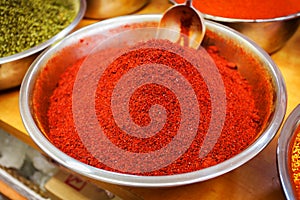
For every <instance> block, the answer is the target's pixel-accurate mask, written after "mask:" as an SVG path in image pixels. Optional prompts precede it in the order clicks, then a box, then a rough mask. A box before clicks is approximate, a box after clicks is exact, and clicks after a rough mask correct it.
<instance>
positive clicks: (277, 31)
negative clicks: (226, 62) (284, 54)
mask: <svg viewBox="0 0 300 200" xmlns="http://www.w3.org/2000/svg"><path fill="white" fill-rule="evenodd" d="M204 18H206V19H209V20H213V21H216V22H219V23H222V24H224V25H226V26H229V27H231V28H233V29H235V30H237V31H239V32H240V33H242V34H244V35H246V36H248V37H249V38H250V39H252V40H253V41H254V42H256V43H257V44H258V45H259V46H260V47H262V48H263V49H264V50H266V51H267V52H268V53H270V54H271V53H274V52H276V51H277V50H279V49H281V48H282V47H283V46H284V45H285V43H286V42H287V41H288V40H289V39H290V38H291V37H292V36H293V34H294V33H295V32H296V30H297V28H298V27H299V24H300V13H297V14H293V15H289V16H286V17H279V18H274V19H258V20H247V19H230V18H223V17H215V16H211V15H207V14H204Z"/></svg>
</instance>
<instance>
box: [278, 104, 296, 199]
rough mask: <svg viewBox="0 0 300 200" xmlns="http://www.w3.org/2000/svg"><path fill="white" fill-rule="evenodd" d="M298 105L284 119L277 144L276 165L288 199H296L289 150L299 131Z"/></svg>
mask: <svg viewBox="0 0 300 200" xmlns="http://www.w3.org/2000/svg"><path fill="white" fill-rule="evenodd" d="M299 125H300V105H298V106H297V107H296V108H295V109H294V110H293V111H292V112H291V114H290V115H289V116H288V118H287V120H286V121H285V123H284V125H283V127H282V129H281V132H280V136H279V139H278V145H277V165H278V171H279V176H280V181H281V185H282V188H283V190H284V193H285V196H286V198H287V199H288V200H292V199H297V197H296V191H295V187H294V185H293V182H294V181H293V177H292V173H291V172H292V171H291V151H292V148H293V144H294V138H295V137H296V135H297V134H298V133H299V127H300V126H299Z"/></svg>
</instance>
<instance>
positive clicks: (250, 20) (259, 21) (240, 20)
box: [202, 12, 300, 23]
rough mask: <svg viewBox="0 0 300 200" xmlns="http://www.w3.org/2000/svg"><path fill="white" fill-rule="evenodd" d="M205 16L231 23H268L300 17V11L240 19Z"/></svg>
mask: <svg viewBox="0 0 300 200" xmlns="http://www.w3.org/2000/svg"><path fill="white" fill-rule="evenodd" d="M202 15H203V16H204V18H206V19H210V20H214V21H219V22H229V23H267V22H280V21H287V20H291V19H296V18H300V12H298V13H294V14H290V15H286V16H282V17H274V18H265V19H261V18H258V19H243V18H241V19H239V18H228V17H220V16H213V15H209V14H205V13H203V14H202Z"/></svg>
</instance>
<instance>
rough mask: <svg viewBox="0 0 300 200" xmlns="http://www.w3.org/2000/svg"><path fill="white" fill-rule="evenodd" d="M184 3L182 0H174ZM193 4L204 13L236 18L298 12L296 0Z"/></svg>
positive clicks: (198, 1)
mask: <svg viewBox="0 0 300 200" xmlns="http://www.w3.org/2000/svg"><path fill="white" fill-rule="evenodd" d="M175 2H177V3H184V2H185V1H184V0H175ZM193 5H194V7H195V8H197V9H198V10H199V11H201V12H202V13H205V14H209V15H214V16H219V17H227V18H236V19H269V18H275V17H283V16H286V15H290V14H295V13H298V12H300V3H299V1H298V0H285V1H283V0H266V1H260V0H251V1H236V0H227V1H219V0H195V1H193Z"/></svg>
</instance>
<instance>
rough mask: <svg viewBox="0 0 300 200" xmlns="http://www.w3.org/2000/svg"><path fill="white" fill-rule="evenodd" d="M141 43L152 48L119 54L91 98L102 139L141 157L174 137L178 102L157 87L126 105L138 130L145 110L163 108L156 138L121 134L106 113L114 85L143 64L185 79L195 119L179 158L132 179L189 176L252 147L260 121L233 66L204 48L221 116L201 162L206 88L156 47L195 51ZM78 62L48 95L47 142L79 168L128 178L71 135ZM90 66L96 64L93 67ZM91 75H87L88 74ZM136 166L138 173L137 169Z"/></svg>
mask: <svg viewBox="0 0 300 200" xmlns="http://www.w3.org/2000/svg"><path fill="white" fill-rule="evenodd" d="M146 44H148V45H149V44H151V46H152V47H153V48H149V47H147V48H146V47H145V46H143V45H145V44H138V47H139V48H135V50H132V51H128V53H125V54H122V55H121V56H120V57H119V58H118V59H117V60H116V61H114V62H112V63H111V64H110V65H109V66H108V67H107V68H106V69H105V71H104V73H103V74H102V77H101V78H100V80H99V82H98V85H97V90H96V94H95V110H96V115H97V119H98V122H99V126H101V127H102V130H104V132H105V135H106V136H107V138H109V140H110V141H111V142H112V143H113V144H114V145H116V146H117V147H118V148H120V149H124V150H126V151H130V152H135V153H147V152H151V151H156V150H158V149H160V148H162V147H164V146H165V145H167V144H169V143H170V142H171V141H172V139H173V138H174V136H175V135H176V133H177V130H178V128H179V123H180V113H181V108H180V103H179V100H178V99H177V97H176V96H175V95H174V93H173V92H172V91H171V90H170V89H168V88H166V87H163V86H161V85H158V84H146V85H143V86H142V87H139V88H138V89H137V90H136V91H135V92H134V93H133V95H132V96H131V97H130V101H129V111H130V116H131V118H132V119H133V121H134V122H135V123H136V124H138V125H139V126H144V125H147V124H149V123H150V121H151V120H150V117H149V113H148V111H149V109H150V108H151V107H152V106H153V105H155V104H159V105H161V106H163V107H164V108H165V109H166V113H167V119H166V122H165V126H164V127H163V128H162V129H161V130H160V131H159V132H158V133H157V134H154V135H152V136H151V137H147V138H138V137H135V136H132V135H129V134H127V133H126V132H124V131H123V130H122V129H121V128H120V127H118V125H117V124H116V122H115V120H114V116H113V114H112V110H111V98H112V92H113V90H114V88H115V86H116V84H117V82H118V81H119V80H120V78H121V77H122V76H124V75H126V73H128V71H129V70H130V69H133V68H135V67H137V66H139V65H143V64H153V63H155V64H162V65H166V66H169V67H170V68H173V69H175V70H176V71H178V72H179V73H180V74H181V75H182V76H183V77H184V78H185V79H186V80H188V81H189V82H190V84H191V86H192V88H193V90H194V91H195V93H196V96H197V101H198V103H199V110H200V111H199V112H200V113H199V114H200V116H201V117H200V122H199V127H198V130H197V134H196V136H195V138H194V140H193V141H192V143H191V145H190V147H189V148H188V149H187V150H186V151H185V152H184V153H183V154H182V155H181V156H180V157H179V158H177V159H176V160H174V162H172V163H171V164H169V165H167V166H165V167H163V168H161V169H158V170H154V171H150V172H142V171H141V172H140V173H139V172H135V173H132V174H137V175H149V176H153V175H171V174H180V173H186V172H192V171H195V170H199V169H203V168H206V167H209V166H213V165H216V164H218V163H220V162H223V161H225V160H227V159H229V158H231V157H233V156H235V155H237V154H238V153H240V152H241V151H243V150H244V149H245V148H247V147H248V146H249V145H250V144H251V143H252V142H253V140H254V139H255V138H256V137H257V134H258V132H259V128H260V124H261V123H262V122H261V119H260V117H259V116H258V110H257V108H256V107H255V101H254V98H253V95H252V88H251V85H250V84H249V83H248V82H247V81H246V80H245V79H244V78H243V77H242V76H241V75H240V74H239V72H238V70H237V67H236V66H235V65H234V64H233V63H231V62H228V61H227V60H226V59H225V58H223V57H221V56H220V55H219V52H218V48H217V47H215V46H209V47H207V52H208V54H209V55H210V56H211V57H212V59H213V60H214V62H215V64H216V66H217V68H218V70H219V72H220V75H221V77H222V81H223V83H224V88H225V94H226V111H225V112H226V117H225V122H224V127H223V129H222V132H221V133H220V137H219V139H218V140H217V141H216V143H215V144H212V145H214V146H213V148H212V149H211V151H210V152H208V153H207V154H206V155H205V157H203V158H200V157H199V152H200V149H201V147H202V144H203V141H204V138H205V137H206V134H207V129H208V127H209V122H210V117H211V112H212V104H211V97H210V94H209V92H208V88H207V86H206V83H205V81H204V79H203V77H202V76H201V74H199V73H197V71H196V70H195V69H194V66H193V65H192V64H191V63H190V62H189V61H187V59H185V58H183V57H181V56H178V55H176V54H174V53H172V52H170V51H167V50H165V49H164V48H161V47H162V46H168V47H170V48H173V49H176V50H177V51H182V52H184V51H194V52H193V54H192V55H194V56H196V57H201V52H200V51H199V52H197V51H195V50H190V49H188V50H187V49H186V48H183V47H181V46H179V45H176V44H173V43H170V42H168V41H164V40H152V41H149V42H146ZM156 47H157V48H156ZM98 53H99V54H101V53H103V57H104V58H105V55H106V54H112V53H114V51H111V50H110V49H106V50H104V51H103V52H98ZM189 59H193V58H189ZM83 62H84V58H83V59H81V60H78V62H76V63H75V64H74V65H72V66H69V67H68V68H67V69H66V71H65V72H64V73H63V74H62V75H61V77H60V80H59V82H58V85H57V87H56V89H55V90H54V92H53V94H52V96H51V99H50V106H49V110H48V124H49V133H48V137H49V139H50V141H51V142H52V143H53V144H54V145H55V146H56V147H57V148H59V149H60V150H62V151H63V152H65V153H66V154H68V155H69V156H71V157H73V158H75V159H77V160H79V161H81V162H83V163H86V164H88V165H91V166H94V167H97V168H101V169H105V170H110V171H118V172H121V173H130V172H128V171H126V170H124V171H119V170H116V169H113V168H111V167H109V166H107V165H105V164H103V163H102V162H99V160H98V159H97V158H96V157H95V155H93V154H92V153H91V152H90V151H89V150H88V149H86V146H85V145H84V143H83V142H82V140H81V138H80V136H79V134H78V132H77V130H76V125H75V123H74V118H73V111H72V108H73V107H72V106H73V105H72V95H73V89H74V83H75V80H76V76H77V73H78V70H80V67H81V66H82V63H83ZM93 64H94V65H97V63H93ZM203 67H205V66H203ZM96 69H97V68H96ZM92 75H93V72H91V76H92ZM85 98H86V97H84V95H83V97H82V104H84V103H85V101H84V99H85ZM87 98H89V97H87ZM190 106H191V109H194V106H193V105H190ZM84 120H86V126H87V127H89V122H90V119H84ZM93 142H95V141H93V140H90V143H91V144H92V143H93ZM94 146H95V148H97V144H94ZM202 150H203V149H202ZM99 153H101V152H99ZM118 156H119V155H107V159H113V158H118ZM157 159H159V158H157ZM127 165H131V166H130V167H132V165H133V166H135V165H136V163H127ZM136 167H137V168H138V166H136Z"/></svg>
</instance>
